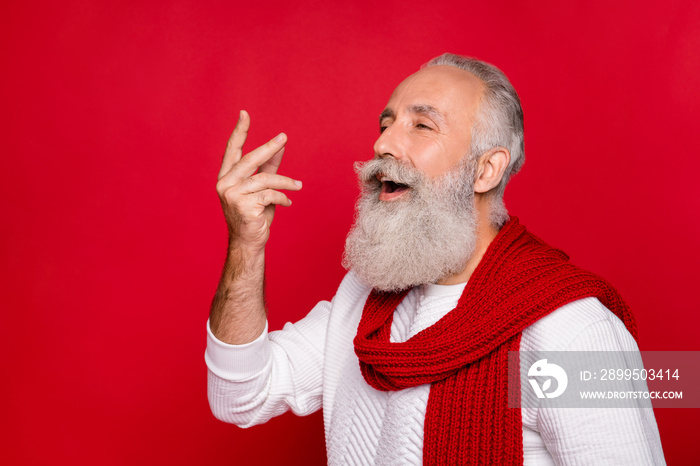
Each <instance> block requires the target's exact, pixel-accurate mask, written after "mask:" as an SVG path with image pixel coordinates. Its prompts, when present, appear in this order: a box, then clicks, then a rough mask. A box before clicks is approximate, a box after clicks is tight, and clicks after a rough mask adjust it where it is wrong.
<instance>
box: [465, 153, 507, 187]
mask: <svg viewBox="0 0 700 466" xmlns="http://www.w3.org/2000/svg"><path fill="white" fill-rule="evenodd" d="M509 163H510V151H509V150H508V149H506V148H505V147H494V148H493V149H490V150H489V151H487V152H485V153H484V154H483V155H482V156H481V157H479V162H478V164H477V167H476V179H475V180H474V192H475V193H486V192H488V191H491V190H492V189H493V188H495V187H496V186H498V183H500V182H501V179H503V174H504V173H505V172H506V168H508V164H509Z"/></svg>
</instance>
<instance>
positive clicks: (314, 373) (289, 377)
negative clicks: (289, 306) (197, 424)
mask: <svg viewBox="0 0 700 466" xmlns="http://www.w3.org/2000/svg"><path fill="white" fill-rule="evenodd" d="M330 307H331V303H330V302H328V301H321V302H320V303H318V304H317V305H316V306H315V307H314V308H313V309H312V310H311V312H310V313H309V314H308V315H307V316H306V317H304V318H303V319H301V320H300V321H298V322H296V323H294V324H292V323H287V324H285V326H284V328H283V329H282V330H279V331H274V332H269V333H268V328H267V325H265V329H264V331H263V333H262V334H261V335H260V336H259V337H258V338H257V339H256V340H254V341H252V342H250V343H246V344H244V345H229V344H226V343H224V342H222V341H220V340H218V339H217V338H216V337H215V336H214V335H213V334H212V332H211V329H210V328H209V323H208V322H207V349H206V353H205V361H206V363H207V368H208V390H207V391H208V397H209V406H210V407H211V410H212V413H213V414H214V416H215V417H216V418H217V419H219V420H221V421H224V422H228V423H232V424H236V425H238V426H239V427H250V426H253V425H256V424H262V423H264V422H266V421H268V420H269V419H270V418H272V417H274V416H279V415H280V414H282V413H284V412H286V411H287V410H289V409H291V410H292V411H293V412H294V413H295V414H297V415H300V416H303V415H307V414H311V413H313V412H314V411H317V410H318V409H319V408H320V407H321V402H322V399H321V398H322V397H321V394H322V381H323V380H322V377H323V354H324V346H325V337H326V328H327V325H328V318H329V313H330Z"/></svg>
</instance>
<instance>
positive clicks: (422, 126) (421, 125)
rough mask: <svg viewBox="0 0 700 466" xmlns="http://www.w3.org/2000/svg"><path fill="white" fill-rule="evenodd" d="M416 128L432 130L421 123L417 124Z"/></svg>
mask: <svg viewBox="0 0 700 466" xmlns="http://www.w3.org/2000/svg"><path fill="white" fill-rule="evenodd" d="M416 128H419V129H431V130H432V129H433V128H431V127H430V126H428V125H424V124H423V123H418V124H417V125H416Z"/></svg>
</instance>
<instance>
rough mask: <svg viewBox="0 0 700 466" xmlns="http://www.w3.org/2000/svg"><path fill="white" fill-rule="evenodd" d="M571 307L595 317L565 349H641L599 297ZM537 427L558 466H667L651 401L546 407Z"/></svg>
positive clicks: (570, 307) (541, 412)
mask: <svg viewBox="0 0 700 466" xmlns="http://www.w3.org/2000/svg"><path fill="white" fill-rule="evenodd" d="M568 306H569V308H568V309H565V312H573V313H577V314H578V315H579V316H581V315H585V314H587V315H588V316H590V317H592V318H591V319H590V321H589V323H588V324H587V325H585V326H584V327H583V328H582V329H580V331H577V334H576V335H575V336H574V337H573V339H571V340H570V342H569V343H568V345H567V346H566V348H564V349H565V350H566V351H639V348H638V346H637V343H636V342H635V340H634V338H633V337H632V335H630V333H629V332H628V331H627V329H626V328H625V326H624V324H623V323H622V321H620V320H619V319H618V318H617V317H616V316H615V315H614V314H613V313H612V312H610V311H609V310H608V309H607V308H605V307H604V306H603V305H602V304H601V303H600V301H598V300H597V299H595V298H587V299H585V300H580V301H577V302H574V303H571V304H570V305H568ZM565 307H566V306H565ZM562 309H564V308H562ZM560 310H561V309H560ZM560 310H558V311H557V312H559V311H560ZM559 317H562V316H559ZM559 317H557V316H554V319H555V320H556V319H557V318H559ZM551 323H552V322H550V324H551ZM537 427H538V430H539V433H540V435H541V436H542V439H543V441H544V444H545V445H546V447H547V450H549V452H550V454H551V455H552V459H553V460H554V463H555V464H561V465H583V464H600V465H616V466H620V465H663V464H665V461H664V456H663V450H662V448H661V441H660V438H659V431H658V428H657V426H656V420H655V418H654V411H653V409H652V408H651V404H650V403H649V402H648V400H646V402H641V403H640V404H639V407H638V408H614V409H610V408H608V409H605V408H554V409H547V408H541V409H539V410H537Z"/></svg>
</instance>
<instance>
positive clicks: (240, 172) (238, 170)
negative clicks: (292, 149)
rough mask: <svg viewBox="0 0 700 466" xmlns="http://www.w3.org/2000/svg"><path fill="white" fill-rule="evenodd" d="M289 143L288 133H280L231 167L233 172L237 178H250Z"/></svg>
mask: <svg viewBox="0 0 700 466" xmlns="http://www.w3.org/2000/svg"><path fill="white" fill-rule="evenodd" d="M286 143H287V135H286V134H284V133H280V134H278V135H277V136H275V138H274V139H270V140H269V141H267V142H266V143H265V144H263V145H262V146H260V147H258V148H257V149H255V150H253V151H251V152H249V153H247V154H246V155H245V156H243V157H242V158H241V159H240V161H239V162H238V163H236V164H235V165H234V166H233V168H232V169H231V172H230V173H231V174H232V176H234V177H237V178H248V177H249V176H252V175H253V174H254V173H255V172H256V171H257V170H258V168H260V166H261V165H262V164H264V163H265V162H267V161H268V160H270V159H271V158H272V157H273V156H274V155H275V154H276V153H278V152H279V151H281V150H282V148H283V147H284V145H285V144H286Z"/></svg>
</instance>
